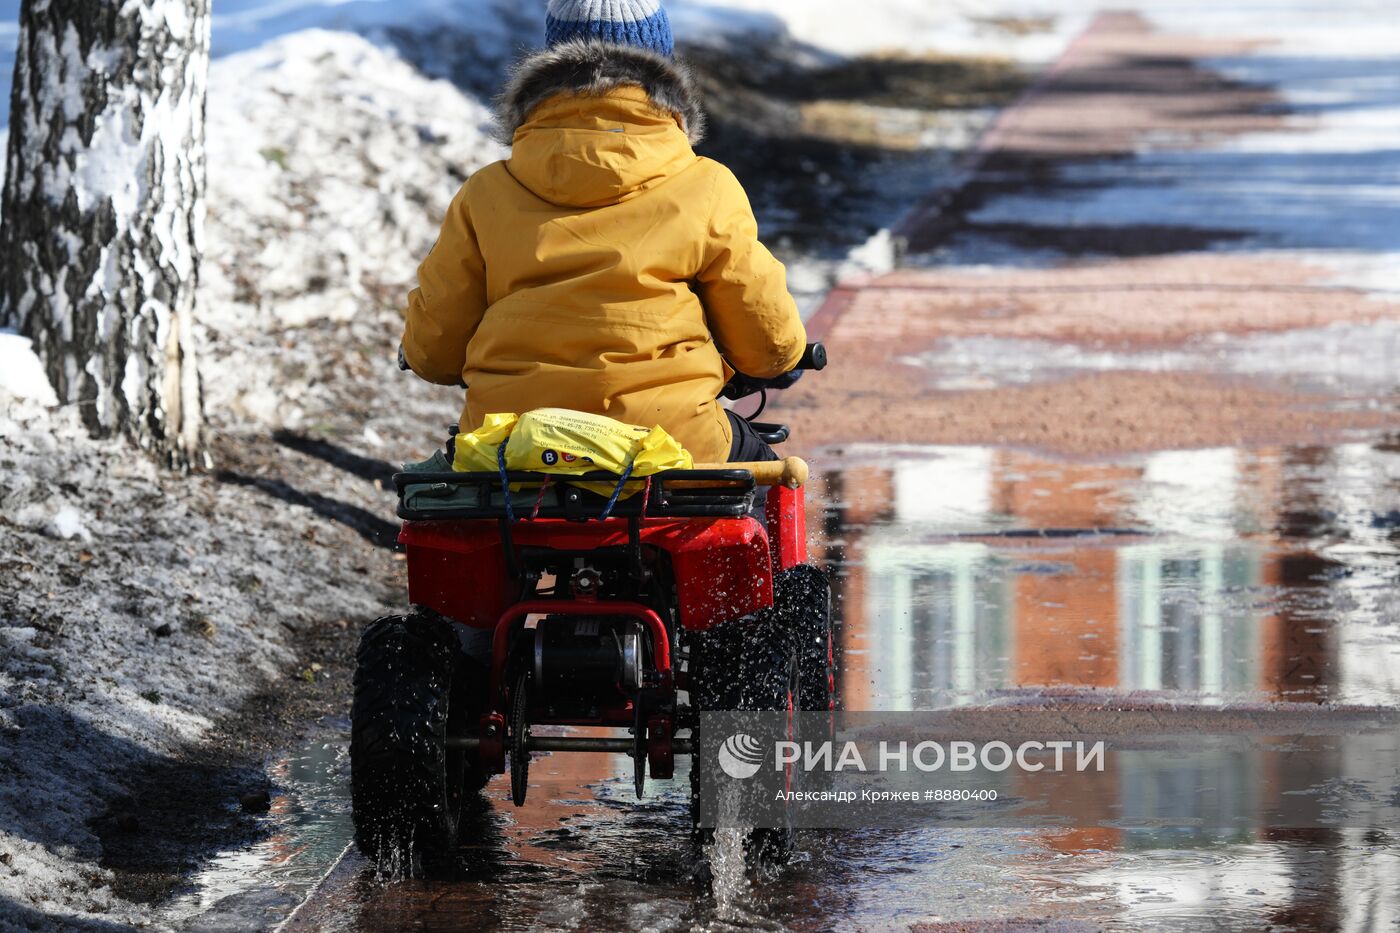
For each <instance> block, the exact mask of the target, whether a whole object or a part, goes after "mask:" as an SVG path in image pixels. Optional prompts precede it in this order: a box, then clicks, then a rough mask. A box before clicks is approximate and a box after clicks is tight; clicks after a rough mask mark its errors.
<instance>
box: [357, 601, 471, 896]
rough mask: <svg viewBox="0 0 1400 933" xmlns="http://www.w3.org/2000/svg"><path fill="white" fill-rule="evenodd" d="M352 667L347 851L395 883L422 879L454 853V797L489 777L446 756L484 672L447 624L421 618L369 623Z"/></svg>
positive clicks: (418, 614) (459, 754) (461, 756)
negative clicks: (398, 876)
mask: <svg viewBox="0 0 1400 933" xmlns="http://www.w3.org/2000/svg"><path fill="white" fill-rule="evenodd" d="M355 661H356V667H355V682H354V700H353V702H352V705H351V710H350V788H351V802H352V806H353V810H354V813H353V816H354V823H355V842H356V844H357V845H358V846H359V848H360V851H361V852H363V853H364V854H365V855H366V857H368V858H370V859H372V860H374V861H375V862H376V863H378V864H380V865H381V866H385V867H386V868H388V869H390V870H392V871H394V872H396V873H407V874H412V873H414V872H416V871H417V870H418V869H419V868H428V869H431V868H432V867H434V866H435V865H438V864H441V863H443V862H445V861H446V860H447V859H449V858H450V856H451V853H452V851H453V849H454V848H455V847H456V843H457V829H458V820H459V818H460V814H461V809H462V800H463V797H464V796H465V795H466V794H468V793H473V792H475V791H477V790H479V789H480V788H481V787H482V786H483V785H484V784H485V783H486V779H487V778H488V777H489V775H488V774H486V773H485V772H484V771H483V770H482V769H481V768H480V767H478V766H477V764H476V762H475V761H474V760H473V756H472V755H470V754H469V753H467V752H465V751H462V750H459V749H449V748H448V747H447V737H448V735H451V734H461V733H462V732H463V731H464V730H465V729H466V727H467V726H468V724H470V723H472V722H473V721H474V719H475V717H476V716H477V715H479V710H480V706H481V704H480V702H477V701H475V700H476V698H475V695H474V694H475V691H476V690H479V689H480V685H482V684H483V683H484V682H485V672H484V670H477V669H476V668H478V667H480V665H479V664H478V663H477V662H474V661H472V660H471V659H470V658H468V657H467V656H466V655H465V654H464V653H463V652H462V650H461V648H460V645H459V643H458V640H457V634H456V632H455V630H454V629H453V623H452V622H450V621H449V620H447V619H445V618H443V617H442V616H439V615H437V614H436V613H433V612H430V611H428V610H423V609H415V610H414V611H413V612H411V613H410V614H408V615H406V616H398V615H395V616H386V617H384V618H382V619H379V620H377V621H375V622H372V623H371V624H370V625H369V626H368V627H366V628H365V631H364V634H363V635H362V636H361V638H360V647H359V650H358V652H357V653H356V657H355ZM474 688H475V689H474Z"/></svg>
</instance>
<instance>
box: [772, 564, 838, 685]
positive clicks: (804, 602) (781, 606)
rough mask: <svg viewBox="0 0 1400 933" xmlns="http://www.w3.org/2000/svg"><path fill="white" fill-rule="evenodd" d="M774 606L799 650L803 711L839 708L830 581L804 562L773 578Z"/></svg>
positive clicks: (819, 569) (815, 568)
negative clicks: (837, 703) (837, 705)
mask: <svg viewBox="0 0 1400 933" xmlns="http://www.w3.org/2000/svg"><path fill="white" fill-rule="evenodd" d="M773 588H774V594H773V595H774V600H773V601H774V606H775V608H776V609H777V612H778V615H779V618H781V619H782V621H783V624H784V626H786V628H787V629H788V631H789V632H790V633H791V636H792V639H793V643H794V645H795V646H796V650H797V664H798V701H797V708H798V709H799V710H802V711H804V712H811V713H822V712H829V711H831V710H834V709H835V708H836V650H835V649H836V646H835V633H834V631H833V628H832V620H831V580H830V579H829V578H828V577H827V575H826V572H825V571H824V570H822V569H821V568H819V567H814V566H812V565H811V564H802V565H799V566H797V567H793V568H791V569H789V570H785V571H783V572H782V573H779V574H778V575H777V576H776V577H775V578H774V580H773Z"/></svg>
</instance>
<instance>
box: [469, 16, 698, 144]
mask: <svg viewBox="0 0 1400 933" xmlns="http://www.w3.org/2000/svg"><path fill="white" fill-rule="evenodd" d="M627 85H636V86H639V87H641V88H642V89H643V90H644V91H646V93H647V96H648V97H649V98H651V102H652V103H653V104H655V105H656V107H657V109H659V110H662V111H666V112H669V113H673V114H675V115H677V116H678V117H680V119H681V122H682V125H683V126H684V128H685V132H686V135H687V136H688V137H689V138H690V142H691V144H692V145H694V144H695V143H698V142H700V140H701V139H703V138H704V136H705V112H704V110H703V109H702V107H701V104H700V93H699V91H698V90H697V89H696V87H695V80H694V78H692V77H691V74H690V69H688V68H686V67H685V66H684V65H682V64H680V63H679V62H677V61H674V60H672V59H669V58H663V57H662V56H660V55H657V54H655V53H654V52H648V51H646V50H644V49H638V48H633V47H631V46H625V45H608V44H606V43H602V42H596V41H591V40H576V41H573V42H565V43H561V44H560V45H557V46H554V47H553V48H550V49H545V50H544V51H542V52H536V53H534V54H532V55H528V56H526V57H525V58H524V59H522V60H521V61H520V63H519V64H518V65H516V67H515V69H514V70H513V71H512V73H511V76H510V80H509V81H508V82H507V84H506V86H505V89H504V90H502V91H501V94H500V96H499V97H497V98H496V126H497V132H498V133H499V134H500V138H501V141H502V142H504V143H506V144H507V145H509V144H510V142H511V139H512V138H513V137H514V136H515V131H516V130H518V129H520V127H521V126H523V125H524V124H525V122H526V121H528V120H529V119H530V114H531V113H532V112H533V111H534V110H535V108H536V107H538V106H539V105H540V104H542V103H544V102H545V101H547V100H549V99H550V98H551V97H554V96H555V95H556V94H564V93H572V94H578V95H580V96H586V97H602V96H604V95H606V94H608V93H609V92H610V91H613V90H615V89H617V88H619V87H624V86H627Z"/></svg>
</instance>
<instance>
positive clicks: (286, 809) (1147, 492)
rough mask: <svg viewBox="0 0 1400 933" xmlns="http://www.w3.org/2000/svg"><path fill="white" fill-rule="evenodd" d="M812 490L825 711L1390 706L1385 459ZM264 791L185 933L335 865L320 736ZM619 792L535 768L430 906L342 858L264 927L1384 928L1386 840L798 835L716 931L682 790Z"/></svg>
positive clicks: (1393, 700)
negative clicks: (835, 623) (263, 832)
mask: <svg viewBox="0 0 1400 933" xmlns="http://www.w3.org/2000/svg"><path fill="white" fill-rule="evenodd" d="M827 463H828V464H829V465H831V466H834V467H837V469H834V470H832V471H830V472H828V474H827V475H826V476H825V478H824V483H822V484H819V487H818V488H823V487H824V489H825V493H824V494H823V495H818V496H817V500H818V501H815V502H814V503H813V505H812V508H813V513H812V522H811V524H812V526H813V528H814V529H820V530H819V531H817V533H816V535H815V539H816V546H817V547H818V549H819V553H821V554H822V556H824V557H825V558H826V559H827V560H829V561H830V562H831V563H832V565H833V566H834V567H836V568H837V569H838V590H839V596H840V600H839V602H840V606H841V613H842V618H841V624H840V629H839V631H840V648H841V652H842V661H843V673H842V680H841V684H840V688H841V692H842V697H843V702H844V705H845V706H846V707H847V708H850V709H862V708H863V709H886V710H896V709H938V708H946V707H950V706H969V705H976V704H986V703H992V704H1007V703H1017V702H1030V703H1035V704H1043V703H1055V702H1067V703H1085V702H1104V703H1107V704H1109V705H1133V704H1135V703H1141V704H1147V705H1153V704H1155V705H1156V707H1157V708H1160V706H1161V705H1162V704H1167V705H1168V706H1170V707H1173V708H1182V707H1185V708H1197V707H1201V706H1230V705H1235V704H1247V705H1252V706H1257V705H1258V704H1261V703H1262V704H1270V705H1273V704H1293V703H1304V704H1311V705H1312V706H1313V707H1314V708H1315V707H1316V705H1317V704H1346V705H1354V704H1364V705H1380V706H1387V707H1396V706H1400V628H1397V624H1396V612H1397V610H1396V609H1394V608H1393V606H1392V603H1393V600H1392V599H1391V594H1392V593H1393V592H1394V589H1395V584H1396V575H1397V573H1398V572H1400V570H1398V569H1397V568H1400V562H1397V560H1396V556H1397V554H1396V551H1397V543H1400V447H1397V446H1395V445H1391V444H1389V443H1384V442H1377V443H1372V444H1351V445H1345V446H1340V447H1330V448H1323V447H1306V446H1302V447H1278V448H1269V449H1259V450H1251V451H1241V450H1201V451H1177V452H1160V453H1152V454H1143V455H1141V456H1137V457H1129V458H1120V459H1116V460H1115V461H1113V462H1092V461H1068V460H1058V459H1054V458H1050V457H1046V456H1042V455H1038V454H1033V453H1026V452H1018V451H1008V450H1000V449H985V448H969V447H910V448H880V449H869V450H862V449H859V448H848V449H846V450H844V451H842V452H841V454H840V457H839V461H833V460H832V458H827ZM274 773H275V774H277V776H278V777H279V780H281V781H282V783H283V787H284V789H285V794H284V796H281V797H278V798H277V804H276V806H275V808H274V813H273V814H271V815H270V816H269V820H270V822H271V824H272V826H273V828H274V829H273V835H272V836H271V837H270V838H268V839H267V840H265V841H264V842H262V843H259V844H258V845H257V846H256V847H254V848H253V849H252V850H250V851H247V852H242V853H237V854H234V855H230V856H227V857H226V858H225V859H223V860H220V861H219V862H218V863H216V864H215V865H214V866H213V867H211V869H210V870H209V871H207V872H206V873H205V874H204V875H203V876H202V878H201V879H200V887H199V893H197V894H196V895H194V897H197V898H198V899H200V902H201V903H204V904H206V905H210V904H214V903H215V902H217V901H220V900H221V899H222V901H223V902H222V903H221V904H219V908H220V909H219V910H216V911H215V912H214V913H212V914H208V915H206V916H205V917H204V919H203V920H202V921H201V922H200V926H201V928H206V929H221V928H224V929H231V928H236V927H237V926H238V924H239V922H242V923H243V926H245V927H246V926H250V925H251V926H257V925H261V921H262V920H263V919H265V918H271V917H275V916H285V914H286V912H287V911H288V910H289V909H290V906H291V904H292V903H295V902H297V901H299V900H300V899H301V898H303V897H305V896H306V895H307V893H309V892H310V890H311V888H312V887H313V885H314V883H315V881H316V880H317V879H319V878H320V877H321V874H322V873H323V872H324V871H325V870H326V868H327V866H328V865H329V864H330V863H331V862H332V861H333V860H334V858H335V857H336V855H338V853H339V852H340V851H341V850H342V849H343V847H344V846H345V845H346V844H347V843H348V840H349V823H348V788H347V768H346V767H345V763H344V755H343V737H340V739H339V741H336V740H330V741H328V740H327V739H326V738H325V737H322V738H321V739H318V740H317V742H316V743H313V744H312V745H311V746H308V748H306V749H303V750H301V751H300V752H298V753H296V754H295V755H293V756H291V757H289V758H288V759H286V760H284V761H283V762H279V763H278V764H277V766H276V767H275V769H274ZM629 775H630V760H629V759H627V758H626V757H625V756H614V757H607V756H562V755H555V756H551V757H548V758H544V759H540V760H538V761H537V762H536V766H535V767H534V768H533V769H532V772H531V777H532V789H531V796H530V800H529V802H528V804H527V806H526V807H525V808H523V809H516V808H514V807H512V806H511V805H510V803H509V801H508V799H507V795H508V791H507V789H506V787H505V782H504V780H503V779H498V780H497V781H495V782H493V783H492V784H491V785H490V786H489V788H488V792H487V797H488V800H486V801H485V802H483V803H482V804H481V806H480V807H479V808H478V810H477V811H476V812H475V813H474V814H473V815H472V817H471V818H470V826H471V829H470V835H471V837H472V838H473V840H474V841H473V842H472V843H471V844H469V845H466V846H465V847H464V848H463V850H462V852H461V855H460V858H459V862H458V869H457V872H456V875H455V877H453V878H452V879H450V880H445V881H433V882H423V881H411V882H385V881H383V880H382V879H380V878H378V877H376V875H375V873H374V871H373V869H372V868H371V867H370V866H368V865H366V864H365V863H364V862H363V861H362V860H361V859H359V857H358V856H357V855H355V854H354V853H353V852H351V853H350V854H348V855H347V857H346V859H345V860H344V861H343V862H342V863H341V865H340V867H339V868H337V869H336V873H335V875H334V876H333V877H332V879H331V881H330V882H329V883H328V884H327V885H326V886H325V889H324V892H323V893H322V894H321V895H318V896H317V897H314V898H313V899H312V900H311V902H310V903H308V904H307V905H306V906H305V907H304V908H303V909H302V910H301V911H300V912H299V913H298V914H297V915H296V917H295V919H294V920H293V922H292V923H291V924H289V925H288V927H287V928H288V929H308V930H309V929H354V930H393V929H402V928H406V927H413V928H417V929H427V930H434V929H437V930H448V929H464V928H473V929H503V930H512V929H520V930H524V929H560V930H591V929H607V928H612V929H641V928H645V929H654V930H730V929H794V930H826V929H908V928H909V926H911V925H913V924H916V923H928V922H935V923H936V922H946V923H950V924H957V923H962V922H967V923H973V922H985V921H990V920H997V919H1002V920H1007V921H1013V927H1012V928H1015V926H1014V921H1017V920H1018V919H1027V920H1028V922H1041V923H1044V922H1045V921H1047V920H1054V921H1060V922H1062V923H1063V924H1064V928H1065V929H1078V928H1080V925H1083V928H1085V929H1094V928H1100V927H1109V928H1121V929H1139V928H1143V927H1144V926H1150V927H1151V928H1153V929H1183V930H1186V929H1198V928H1200V926H1201V925H1202V924H1203V923H1209V924H1210V925H1211V926H1212V928H1218V929H1239V930H1253V929H1259V928H1265V927H1267V928H1270V929H1297V930H1323V929H1325V930H1333V929H1373V928H1376V927H1378V926H1381V925H1385V924H1394V923H1395V922H1396V921H1397V919H1398V918H1400V840H1397V839H1395V838H1393V837H1392V836H1388V835H1386V834H1384V833H1376V832H1370V833H1368V832H1365V831H1361V830H1351V829H1346V830H1331V831H1323V830H1307V831H1304V830H1282V829H1274V830H1270V829H1260V830H1256V831H1239V830H1231V831H1228V832H1214V831H1210V830H1208V829H1202V828H1200V827H1195V828H1191V827H1187V828H1173V827H1161V828H1155V829H1150V830H1144V829H1129V828H1112V827H1101V826H1097V827H1086V828H1079V829H1065V830H1033V831H1032V830H1005V829H1001V830H996V829H983V830H972V829H960V830H947V829H938V828H928V829H922V828H921V829H910V830H907V831H901V832H876V831H862V832H841V833H837V832H830V833H825V832H822V833H818V832H811V833H807V834H806V835H805V838H804V841H803V843H802V845H803V848H802V851H801V853H800V854H799V857H798V860H797V861H796V863H795V864H793V865H792V866H790V867H788V868H787V869H786V870H785V871H783V872H782V873H781V875H779V876H778V877H777V878H768V879H755V878H752V877H749V878H745V877H743V876H740V875H738V874H737V873H734V872H721V873H720V874H722V875H724V876H725V877H726V878H727V879H728V881H727V882H725V883H726V884H728V885H729V887H727V888H726V889H725V890H724V891H723V892H722V896H721V897H720V898H719V899H718V900H719V903H720V905H721V906H720V907H716V899H715V898H713V897H711V896H710V895H709V894H707V893H706V890H705V887H704V885H703V883H702V882H701V881H700V880H698V878H697V876H696V866H697V861H698V860H697V856H696V853H695V851H694V850H693V849H692V846H691V843H690V840H689V832H688V829H689V817H688V815H687V788H688V780H687V774H686V770H685V768H684V765H682V766H681V767H679V768H678V769H677V778H676V779H675V780H674V781H669V782H652V783H651V784H650V795H649V796H648V798H647V799H646V800H645V801H642V802H641V803H638V802H637V801H635V800H634V799H633V797H632V793H631V789H630V776H629ZM1110 792H1112V789H1110ZM1118 792H1119V793H1122V794H1126V793H1128V790H1127V789H1119V791H1118ZM1190 793H1191V789H1190V788H1187V790H1186V795H1187V796H1188V797H1189V795H1190ZM714 854H715V853H712V855H714ZM255 921H256V922H255ZM267 925H269V926H270V925H271V924H267Z"/></svg>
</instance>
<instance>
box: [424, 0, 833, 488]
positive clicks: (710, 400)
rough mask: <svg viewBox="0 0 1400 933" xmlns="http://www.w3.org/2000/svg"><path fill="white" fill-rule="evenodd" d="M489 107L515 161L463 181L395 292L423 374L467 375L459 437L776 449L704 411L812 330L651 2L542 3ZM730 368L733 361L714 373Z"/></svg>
mask: <svg viewBox="0 0 1400 933" xmlns="http://www.w3.org/2000/svg"><path fill="white" fill-rule="evenodd" d="M546 39H547V43H548V45H549V48H547V49H546V50H545V51H543V52H540V53H538V54H535V55H533V56H531V57H528V58H526V59H525V60H524V61H523V62H522V63H521V65H520V66H519V67H518V68H517V70H516V72H515V74H514V76H513V78H512V80H511V82H510V84H509V85H508V86H507V88H506V89H505V91H504V93H503V94H502V95H501V97H500V100H499V109H498V120H499V122H500V125H501V128H502V131H503V133H504V134H506V135H508V136H509V137H510V141H511V154H510V158H509V159H507V160H505V161H502V162H497V163H494V164H492V165H489V166H487V167H486V168H484V169H482V170H481V171H479V172H477V173H476V174H475V175H473V176H472V177H471V178H469V179H468V180H467V182H466V184H464V185H463V186H462V189H461V190H460V191H459V192H458V193H457V196H456V197H455V198H454V199H453V201H452V205H451V207H450V208H449V209H448V213H447V218H446V219H445V220H444V221H443V225H442V233H441V235H440V236H439V238H438V241H437V244H436V245H435V246H434V247H433V249H432V251H431V252H430V253H429V254H428V257H427V259H425V260H424V261H423V264H422V265H421V266H419V269H418V288H416V289H414V290H413V292H412V293H411V294H410V295H409V304H408V311H407V315H406V318H407V320H406V326H405V330H404V338H403V349H404V356H405V358H406V360H407V361H408V364H409V365H410V366H411V367H412V368H413V371H414V372H416V373H417V374H418V375H419V376H421V377H423V378H424V379H427V380H429V381H431V382H436V383H440V384H442V385H457V384H459V383H462V382H465V383H466V384H467V385H468V386H469V387H470V388H469V389H468V391H467V402H466V408H465V410H464V411H463V413H462V418H461V428H462V430H463V431H471V430H473V429H475V428H476V427H478V426H480V425H481V422H482V420H483V418H484V417H485V416H486V415H487V414H491V413H495V412H525V411H529V410H531V409H535V408H570V409H574V410H577V411H586V412H592V413H595V414H601V415H607V416H608V417H610V418H615V419H616V420H618V421H623V422H627V423H629V424H638V425H644V426H647V427H651V426H654V425H660V426H661V427H663V428H665V429H666V430H667V431H668V432H670V433H671V434H672V435H673V436H675V437H676V438H677V439H678V440H679V441H680V442H681V443H682V444H683V445H684V446H685V447H686V449H688V450H689V451H690V452H691V454H692V455H693V456H694V457H695V459H696V461H697V462H711V463H713V462H723V461H725V460H734V461H738V460H752V459H768V458H771V457H772V456H773V454H772V452H771V451H769V450H768V448H767V446H766V445H764V444H763V443H762V442H761V441H760V440H758V438H757V437H756V436H755V435H754V433H753V431H752V429H750V428H749V427H748V425H747V423H746V422H744V421H743V419H741V418H738V417H736V416H734V415H732V414H731V413H728V412H726V411H725V410H724V409H723V408H722V407H721V406H720V405H719V404H718V403H717V402H716V400H715V399H716V396H718V395H719V392H720V389H721V388H722V387H723V385H724V383H725V381H726V380H727V378H728V376H729V374H730V373H731V372H732V371H733V370H738V371H739V372H742V373H744V374H746V375H749V376H754V377H758V378H771V377H775V376H779V375H782V374H783V373H786V372H788V371H789V370H791V369H792V368H793V367H794V366H796V365H797V362H798V360H799V359H800V358H801V356H802V353H803V350H804V348H805V345H806V334H805V332H804V330H803V327H802V321H801V318H800V317H799V316H798V312H797V306H796V304H795V303H794V302H793V300H792V296H791V295H789V294H788V290H787V282H786V274H785V271H784V269H783V266H782V264H781V263H780V262H778V261H777V260H776V259H774V258H773V256H772V254H770V253H769V252H768V250H767V249H765V248H764V246H763V244H762V243H760V242H759V240H758V228H757V224H756V223H755V221H754V216H753V211H752V209H751V208H750V206H749V202H748V198H747V197H746V196H745V194H744V190H743V188H742V187H741V186H740V184H739V182H738V180H737V179H736V178H735V177H734V175H733V174H732V173H731V172H730V171H729V170H728V169H726V168H725V167H724V166H722V165H720V164H719V163H717V162H714V161H711V160H710V159H704V158H700V157H699V156H696V155H695V153H694V152H693V151H692V149H691V145H692V143H694V142H697V141H698V140H699V139H700V137H701V135H702V133H703V130H704V117H703V114H702V112H701V109H700V105H699V100H698V95H697V93H696V90H695V88H694V85H693V83H692V81H691V79H690V76H689V74H688V73H687V72H686V70H685V69H684V68H682V67H681V66H679V65H677V64H676V63H675V62H674V61H673V60H672V59H671V57H670V56H671V51H672V48H671V32H670V26H669V24H668V22H667V20H666V12H665V10H664V9H662V8H661V6H660V4H659V3H658V2H657V0H608V2H601V0H551V2H550V4H549V16H548V20H547V24H546ZM726 364H727V365H726Z"/></svg>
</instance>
